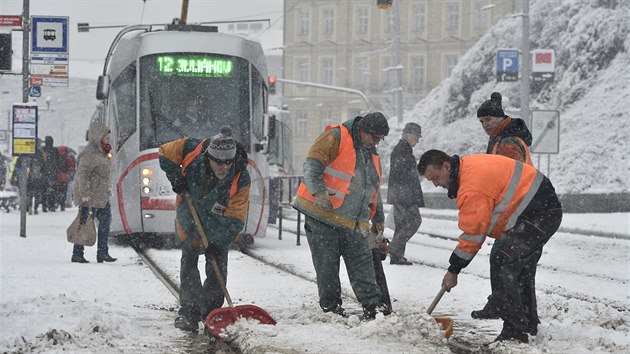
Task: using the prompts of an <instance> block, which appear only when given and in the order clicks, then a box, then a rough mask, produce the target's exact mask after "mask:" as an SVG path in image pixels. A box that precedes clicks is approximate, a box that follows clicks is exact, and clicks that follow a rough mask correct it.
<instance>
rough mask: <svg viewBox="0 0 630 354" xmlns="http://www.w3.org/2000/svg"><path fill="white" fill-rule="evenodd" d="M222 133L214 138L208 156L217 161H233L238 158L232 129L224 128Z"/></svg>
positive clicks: (207, 152) (207, 150) (221, 130)
mask: <svg viewBox="0 0 630 354" xmlns="http://www.w3.org/2000/svg"><path fill="white" fill-rule="evenodd" d="M219 131H220V133H219V134H217V135H215V136H213V137H212V140H210V144H208V148H207V149H206V154H208V155H210V156H211V157H213V158H215V159H217V160H221V161H224V160H231V159H233V158H234V156H236V142H235V141H234V139H232V128H230V127H228V126H223V127H221V129H220V130H219Z"/></svg>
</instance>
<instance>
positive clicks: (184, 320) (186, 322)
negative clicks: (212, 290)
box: [175, 315, 199, 332]
mask: <svg viewBox="0 0 630 354" xmlns="http://www.w3.org/2000/svg"><path fill="white" fill-rule="evenodd" d="M175 328H179V329H181V330H182V331H191V332H196V331H197V330H198V329H199V322H198V321H193V320H191V319H190V318H188V317H186V316H182V315H179V316H177V318H175Z"/></svg>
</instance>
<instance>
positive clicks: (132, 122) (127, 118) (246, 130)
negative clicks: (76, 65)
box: [93, 25, 276, 244]
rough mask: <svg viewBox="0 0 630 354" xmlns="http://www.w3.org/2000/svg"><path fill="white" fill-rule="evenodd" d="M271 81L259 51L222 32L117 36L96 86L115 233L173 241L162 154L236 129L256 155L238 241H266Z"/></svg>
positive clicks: (128, 31)
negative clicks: (108, 155)
mask: <svg viewBox="0 0 630 354" xmlns="http://www.w3.org/2000/svg"><path fill="white" fill-rule="evenodd" d="M266 77H267V64H266V59H265V56H264V53H263V50H262V47H261V45H260V43H259V42H257V41H256V40H253V39H249V38H245V37H242V36H238V35H231V34H225V33H219V32H217V28H216V27H211V26H201V25H159V26H156V25H135V26H129V27H126V28H124V29H123V30H122V31H121V32H120V33H119V34H118V35H117V36H116V38H115V39H114V41H113V43H112V45H111V48H110V50H109V52H108V54H107V58H106V60H105V65H104V68H103V75H101V76H100V77H99V78H98V84H97V92H96V96H97V97H96V98H97V99H99V100H100V101H101V104H100V108H99V109H97V111H96V113H95V117H94V118H93V119H98V120H100V121H102V122H103V123H105V124H106V125H107V126H108V127H110V128H111V131H112V139H111V145H112V151H113V153H114V159H113V161H112V199H111V202H112V224H111V231H110V232H111V234H113V235H119V236H120V235H128V236H133V235H151V236H153V237H154V236H158V237H154V238H156V239H158V240H159V239H160V238H162V239H168V237H166V236H167V235H172V234H173V233H174V220H175V208H176V205H175V197H176V195H175V193H174V192H173V191H172V190H171V185H170V183H169V181H168V179H167V178H166V175H165V174H164V172H163V171H162V170H161V169H160V166H159V162H158V148H159V146H160V145H161V144H163V143H165V142H168V141H172V140H175V139H179V138H182V137H186V136H188V137H194V138H210V137H212V136H213V135H215V134H217V133H218V132H219V128H220V127H221V126H223V125H229V126H231V127H232V132H233V137H234V138H235V139H236V140H238V141H240V142H241V143H242V144H243V145H244V146H245V147H246V148H247V149H248V154H249V166H248V170H249V173H250V176H251V180H252V181H251V189H250V205H249V212H248V216H247V222H246V225H245V227H244V229H243V231H242V232H241V234H240V235H239V239H240V242H242V243H245V244H247V243H250V242H253V239H254V237H263V236H265V232H266V228H267V215H268V206H267V205H268V186H269V160H270V158H269V157H268V153H269V147H270V143H269V142H270V138H271V137H274V136H275V135H276V134H275V129H276V128H275V126H276V124H274V122H273V119H270V118H269V114H268V85H267V82H266V80H265V78H266ZM270 120H271V121H272V122H271V123H270ZM169 237H170V236H169Z"/></svg>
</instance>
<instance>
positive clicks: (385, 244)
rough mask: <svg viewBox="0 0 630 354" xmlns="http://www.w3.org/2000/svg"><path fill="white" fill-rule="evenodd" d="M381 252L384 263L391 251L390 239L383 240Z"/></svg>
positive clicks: (380, 247) (380, 246) (379, 247)
mask: <svg viewBox="0 0 630 354" xmlns="http://www.w3.org/2000/svg"><path fill="white" fill-rule="evenodd" d="M378 249H379V251H381V261H384V260H385V258H387V251H388V250H389V239H387V238H383V241H382V242H381V244H380V245H379V246H378Z"/></svg>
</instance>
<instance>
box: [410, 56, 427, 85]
mask: <svg viewBox="0 0 630 354" xmlns="http://www.w3.org/2000/svg"><path fill="white" fill-rule="evenodd" d="M424 77H425V62H424V57H421V56H414V57H411V88H412V90H413V92H419V91H422V90H423V89H424Z"/></svg>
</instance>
